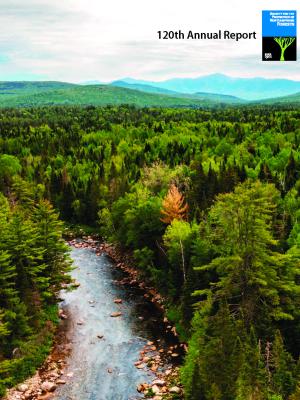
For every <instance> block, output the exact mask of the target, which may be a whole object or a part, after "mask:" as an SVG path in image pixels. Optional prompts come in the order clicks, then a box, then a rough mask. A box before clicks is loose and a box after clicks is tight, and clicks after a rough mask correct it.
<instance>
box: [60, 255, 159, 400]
mask: <svg viewBox="0 0 300 400" xmlns="http://www.w3.org/2000/svg"><path fill="white" fill-rule="evenodd" d="M71 257H72V258H73V260H74V264H75V266H76V269H75V270H74V271H73V272H72V275H73V277H74V278H75V279H76V281H78V282H79V283H80V287H79V288H78V289H76V290H75V291H72V292H67V293H65V294H64V295H63V298H64V301H63V304H62V305H63V307H64V308H65V309H66V310H67V311H68V314H69V315H70V321H69V324H70V330H69V335H70V340H71V342H72V352H71V355H70V357H69V359H68V360H67V368H66V371H65V376H66V374H71V375H72V374H73V376H71V377H67V378H66V380H67V384H65V385H61V386H60V387H59V388H58V389H57V391H56V394H55V400H129V399H137V398H139V397H141V396H140V395H139V394H138V392H137V390H136V387H137V385H138V384H139V383H144V382H148V383H149V382H151V381H152V380H153V379H154V378H155V376H154V374H153V373H152V372H151V371H144V370H139V369H137V368H136V367H135V365H134V363H135V362H136V361H137V360H138V359H139V356H140V355H139V352H140V350H141V349H142V348H143V347H144V346H145V344H146V343H147V341H148V340H153V339H156V340H157V341H158V342H156V345H162V346H163V345H166V343H165V342H164V338H161V337H160V336H161V331H162V325H161V322H160V321H159V315H157V312H155V307H154V306H153V305H152V304H151V303H150V302H147V301H146V300H145V299H144V297H143V294H142V293H141V292H139V290H137V289H133V288H128V287H127V288H125V287H123V286H121V285H118V284H117V282H116V281H115V280H116V279H117V278H120V276H121V275H120V274H121V272H119V271H118V270H117V269H116V268H115V267H114V265H113V263H112V262H111V260H110V259H109V258H108V257H107V256H106V255H101V256H97V255H96V254H95V252H94V251H93V250H92V249H77V248H74V249H72V252H71ZM116 298H121V299H122V300H123V302H122V304H115V303H114V300H115V299H116ZM117 311H120V312H122V316H121V317H117V318H112V317H111V316H110V314H111V313H113V312H117ZM78 323H79V324H80V323H82V324H80V325H79V324H78ZM97 335H103V339H99V338H98V337H97Z"/></svg>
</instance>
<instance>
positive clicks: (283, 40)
mask: <svg viewBox="0 0 300 400" xmlns="http://www.w3.org/2000/svg"><path fill="white" fill-rule="evenodd" d="M274 40H275V42H276V43H278V44H279V46H280V48H281V56H280V61H285V60H284V52H285V50H286V49H287V48H288V47H289V46H290V45H291V44H292V43H293V42H294V40H295V38H294V37H277V38H274Z"/></svg>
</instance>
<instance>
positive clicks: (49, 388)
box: [41, 381, 57, 392]
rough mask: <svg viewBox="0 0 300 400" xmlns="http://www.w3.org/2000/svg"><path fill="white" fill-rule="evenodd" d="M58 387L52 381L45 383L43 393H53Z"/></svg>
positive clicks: (42, 385) (42, 387)
mask: <svg viewBox="0 0 300 400" xmlns="http://www.w3.org/2000/svg"><path fill="white" fill-rule="evenodd" d="M56 387H57V386H56V384H55V383H54V382H50V381H45V382H43V383H42V384H41V389H42V391H43V392H53V391H54V390H55V389H56Z"/></svg>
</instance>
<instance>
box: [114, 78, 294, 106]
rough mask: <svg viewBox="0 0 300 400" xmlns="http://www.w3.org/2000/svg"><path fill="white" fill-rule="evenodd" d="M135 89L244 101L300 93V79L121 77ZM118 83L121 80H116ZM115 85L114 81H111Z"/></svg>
mask: <svg viewBox="0 0 300 400" xmlns="http://www.w3.org/2000/svg"><path fill="white" fill-rule="evenodd" d="M121 81H122V82H124V84H130V85H131V87H132V88H134V86H135V87H141V85H142V87H144V88H145V87H146V86H151V87H155V88H159V89H161V90H168V91H173V92H178V93H186V94H195V93H197V92H204V93H218V94H221V95H231V96H235V97H239V98H242V99H244V100H248V101H249V100H250V101H252V100H262V99H267V98H274V97H280V96H287V95H290V94H294V93H296V92H300V81H294V80H290V79H267V78H234V77H230V76H227V75H223V74H212V75H206V76H201V77H198V78H174V79H168V80H165V81H160V82H154V81H143V80H137V79H132V78H124V79H121ZM116 82H117V83H118V82H120V81H116ZM112 85H114V82H112Z"/></svg>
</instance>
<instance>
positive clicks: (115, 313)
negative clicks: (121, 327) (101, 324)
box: [110, 311, 122, 317]
mask: <svg viewBox="0 0 300 400" xmlns="http://www.w3.org/2000/svg"><path fill="white" fill-rule="evenodd" d="M121 315H122V313H121V312H119V311H116V312H113V313H111V314H110V316H111V317H120V316H121Z"/></svg>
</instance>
